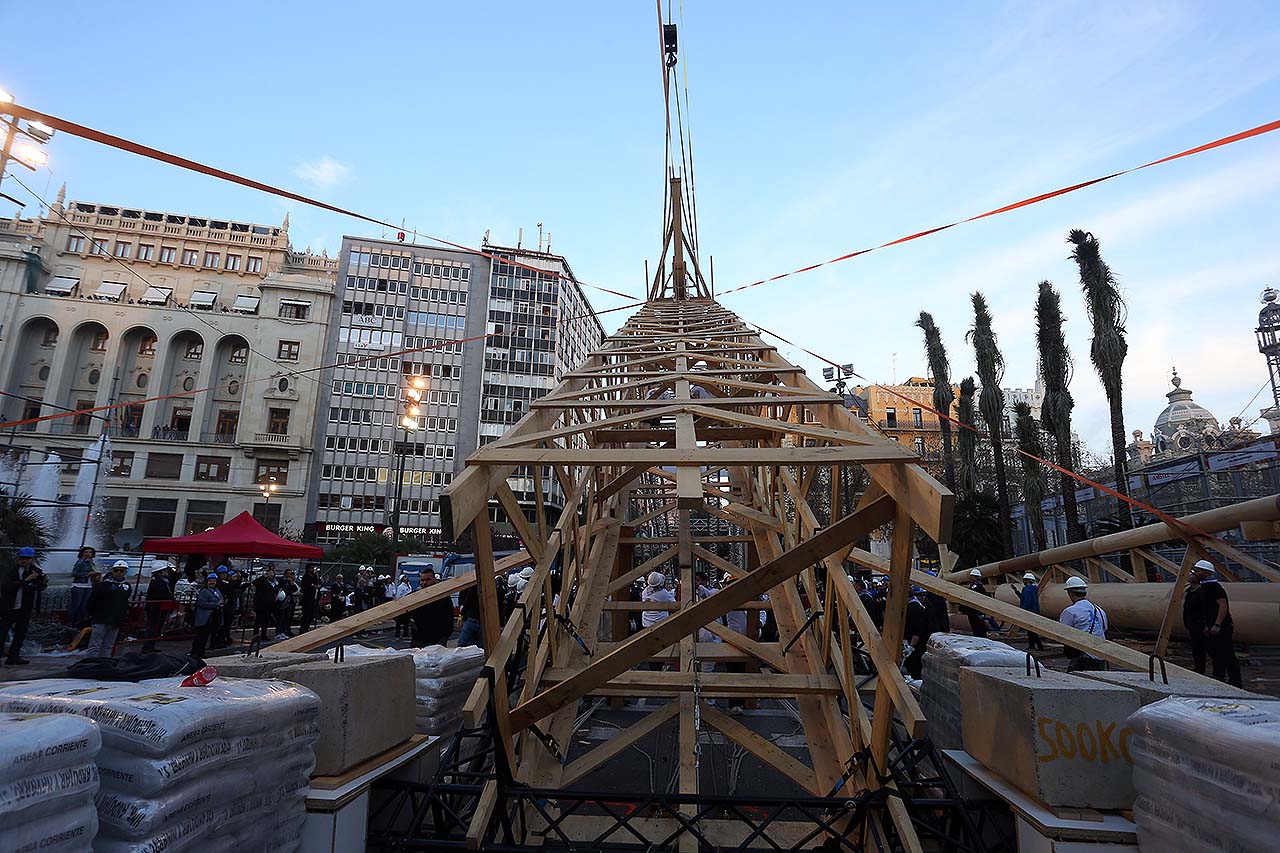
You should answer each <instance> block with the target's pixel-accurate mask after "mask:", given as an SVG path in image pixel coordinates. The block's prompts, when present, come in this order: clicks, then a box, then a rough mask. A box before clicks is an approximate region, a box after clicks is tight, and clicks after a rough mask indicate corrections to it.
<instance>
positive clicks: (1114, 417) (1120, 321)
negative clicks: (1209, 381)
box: [1067, 228, 1133, 530]
mask: <svg viewBox="0 0 1280 853" xmlns="http://www.w3.org/2000/svg"><path fill="white" fill-rule="evenodd" d="M1067 242H1068V243H1071V244H1072V245H1073V246H1075V249H1073V250H1072V252H1071V258H1072V260H1074V261H1075V262H1076V265H1077V266H1078V267H1079V268H1080V287H1081V289H1082V290H1083V291H1084V302H1085V308H1086V310H1087V311H1088V312H1089V320H1090V322H1092V323H1093V343H1092V344H1091V345H1090V347H1089V358H1090V360H1091V361H1093V368H1094V370H1096V371H1097V372H1098V378H1099V379H1101V380H1102V388H1103V390H1104V391H1106V392H1107V406H1108V407H1109V408H1110V410H1111V455H1112V458H1113V463H1114V467H1115V475H1116V485H1115V489H1116V491H1117V492H1119V493H1120V494H1122V495H1125V496H1126V497H1127V496H1128V495H1129V482H1128V472H1127V471H1126V465H1125V451H1124V445H1125V440H1124V394H1123V387H1122V386H1123V382H1122V379H1123V377H1122V376H1121V373H1122V368H1123V367H1124V358H1125V356H1126V355H1128V353H1129V344H1128V343H1127V342H1126V341H1125V339H1124V334H1125V332H1124V321H1125V304H1124V298H1123V297H1121V295H1120V288H1119V286H1118V285H1117V284H1116V278H1115V276H1114V275H1112V274H1111V268H1110V267H1108V266H1107V265H1106V263H1105V262H1104V261H1103V260H1102V254H1101V252H1100V251H1099V249H1098V240H1097V238H1095V237H1094V236H1093V235H1092V234H1090V233H1088V232H1087V231H1081V230H1080V229H1079V228H1073V229H1072V230H1071V233H1070V234H1068V235H1067ZM1116 517H1117V519H1118V520H1119V522H1120V529H1121V530H1127V529H1128V528H1130V527H1132V526H1133V519H1132V517H1131V516H1130V514H1129V504H1128V502H1127V501H1117V506H1116Z"/></svg>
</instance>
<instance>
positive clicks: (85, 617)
mask: <svg viewBox="0 0 1280 853" xmlns="http://www.w3.org/2000/svg"><path fill="white" fill-rule="evenodd" d="M97 557H98V552H97V551H96V550H94V549H93V548H90V547H89V546H88V545H86V546H84V547H83V548H81V549H80V553H79V554H77V555H76V562H75V565H74V566H72V567H71V606H70V607H69V608H68V609H67V624H68V625H70V626H71V627H72V628H77V629H78V628H83V627H84V626H85V625H88V624H89V593H91V592H93V581H92V580H90V579H89V575H91V574H93V573H94V572H96V571H97V570H98V564H97Z"/></svg>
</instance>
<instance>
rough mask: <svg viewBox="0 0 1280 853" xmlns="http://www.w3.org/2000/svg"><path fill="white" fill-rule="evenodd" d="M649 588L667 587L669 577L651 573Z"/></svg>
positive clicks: (660, 573) (659, 573)
mask: <svg viewBox="0 0 1280 853" xmlns="http://www.w3.org/2000/svg"><path fill="white" fill-rule="evenodd" d="M647 580H648V581H649V586H666V583H667V576H666V575H664V574H663V573H662V572H649V577H648V578H647Z"/></svg>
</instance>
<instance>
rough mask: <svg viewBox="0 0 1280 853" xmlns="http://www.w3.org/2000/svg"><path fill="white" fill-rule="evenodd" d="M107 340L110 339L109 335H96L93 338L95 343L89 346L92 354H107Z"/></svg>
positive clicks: (102, 333) (101, 333)
mask: <svg viewBox="0 0 1280 853" xmlns="http://www.w3.org/2000/svg"><path fill="white" fill-rule="evenodd" d="M107 338H108V335H107V333H106V332H98V333H97V334H96V335H94V336H93V342H92V343H91V344H89V349H90V351H92V352H106V351H107Z"/></svg>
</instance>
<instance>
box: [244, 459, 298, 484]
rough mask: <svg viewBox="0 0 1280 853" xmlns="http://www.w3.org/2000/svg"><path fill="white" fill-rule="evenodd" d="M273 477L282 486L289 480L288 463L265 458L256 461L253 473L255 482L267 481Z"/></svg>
mask: <svg viewBox="0 0 1280 853" xmlns="http://www.w3.org/2000/svg"><path fill="white" fill-rule="evenodd" d="M272 477H274V478H275V480H276V483H278V484H279V485H281V486H283V485H285V484H287V483H288V482H289V463H288V462H285V461H283V460H278V459H265V460H263V461H261V462H259V463H258V465H257V468H256V470H255V471H254V474H253V481H254V482H255V483H259V484H261V483H269V482H271V478H272Z"/></svg>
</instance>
